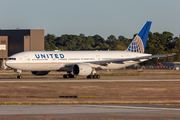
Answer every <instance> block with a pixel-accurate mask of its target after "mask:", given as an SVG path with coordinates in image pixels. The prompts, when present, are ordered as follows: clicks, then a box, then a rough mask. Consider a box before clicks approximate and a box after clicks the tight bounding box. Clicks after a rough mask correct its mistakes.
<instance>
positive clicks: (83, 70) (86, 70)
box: [72, 64, 92, 76]
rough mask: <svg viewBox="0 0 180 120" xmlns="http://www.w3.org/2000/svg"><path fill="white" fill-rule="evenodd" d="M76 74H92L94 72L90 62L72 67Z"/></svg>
mask: <svg viewBox="0 0 180 120" xmlns="http://www.w3.org/2000/svg"><path fill="white" fill-rule="evenodd" d="M72 72H73V74H74V75H85V76H87V75H90V74H91V72H92V67H91V66H90V65H88V64H76V65H74V66H73V68H72Z"/></svg>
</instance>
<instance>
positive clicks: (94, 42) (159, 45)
mask: <svg viewBox="0 0 180 120" xmlns="http://www.w3.org/2000/svg"><path fill="white" fill-rule="evenodd" d="M135 36H136V34H134V37H135ZM173 36H174V35H173V33H171V32H167V31H164V32H163V33H158V32H155V33H152V32H149V36H148V40H147V43H146V49H145V53H149V54H153V55H157V54H167V53H176V54H177V55H176V56H174V57H166V58H160V59H159V60H158V61H159V62H177V61H180V38H178V37H173ZM44 40H45V50H46V51H49V50H61V51H67V50H126V49H127V47H128V46H129V44H130V43H131V41H132V40H133V38H132V39H128V38H126V37H124V36H122V35H121V36H119V37H118V38H116V37H115V36H114V35H110V36H109V37H107V39H106V40H105V39H104V38H102V37H101V36H100V35H94V36H85V35H84V34H80V35H68V34H65V35H62V36H60V37H57V36H55V35H53V34H47V35H46V36H45V39H44ZM156 63H157V59H152V60H149V61H146V62H144V63H143V64H156Z"/></svg>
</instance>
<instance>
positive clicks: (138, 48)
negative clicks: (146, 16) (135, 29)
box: [126, 21, 152, 53]
mask: <svg viewBox="0 0 180 120" xmlns="http://www.w3.org/2000/svg"><path fill="white" fill-rule="evenodd" d="M151 23H152V22H151V21H147V22H146V24H145V25H144V26H143V28H142V29H141V30H140V32H139V33H138V34H137V35H136V37H135V38H134V39H133V41H132V42H131V44H130V45H129V47H128V48H127V49H126V51H130V52H139V53H144V51H145V47H146V42H147V38H148V35H149V30H150V27H151Z"/></svg>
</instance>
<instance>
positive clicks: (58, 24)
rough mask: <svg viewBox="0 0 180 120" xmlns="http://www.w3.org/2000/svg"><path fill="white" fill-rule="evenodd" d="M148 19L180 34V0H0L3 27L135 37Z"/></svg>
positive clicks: (158, 29) (161, 28) (157, 27)
mask: <svg viewBox="0 0 180 120" xmlns="http://www.w3.org/2000/svg"><path fill="white" fill-rule="evenodd" d="M146 21H152V27H151V32H153V33H154V32H159V33H162V32H163V31H169V32H172V33H173V34H174V37H175V36H178V37H179V35H180V0H0V28H1V29H16V28H17V27H18V28H21V29H40V28H43V29H45V35H46V34H47V33H50V34H54V35H56V36H61V35H63V34H75V35H79V34H80V33H83V34H85V35H86V36H94V35H96V34H98V35H100V36H102V37H103V38H104V39H107V37H108V36H110V35H115V36H116V37H118V36H120V35H123V36H125V37H127V38H132V37H133V35H134V34H135V33H138V32H139V30H140V29H141V28H142V26H143V25H144V23H145V22H146Z"/></svg>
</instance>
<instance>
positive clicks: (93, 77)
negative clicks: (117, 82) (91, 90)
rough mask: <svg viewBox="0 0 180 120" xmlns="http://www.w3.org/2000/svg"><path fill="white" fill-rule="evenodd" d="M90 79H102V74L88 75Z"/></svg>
mask: <svg viewBox="0 0 180 120" xmlns="http://www.w3.org/2000/svg"><path fill="white" fill-rule="evenodd" d="M87 78H88V79H100V75H88V76H87Z"/></svg>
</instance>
